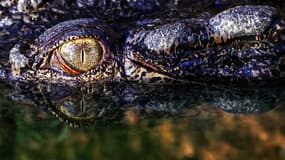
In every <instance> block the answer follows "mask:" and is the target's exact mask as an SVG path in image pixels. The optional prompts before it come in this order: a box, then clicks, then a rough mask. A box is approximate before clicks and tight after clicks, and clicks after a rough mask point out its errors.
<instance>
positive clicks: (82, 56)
mask: <svg viewBox="0 0 285 160" xmlns="http://www.w3.org/2000/svg"><path fill="white" fill-rule="evenodd" d="M81 62H82V64H83V63H84V50H83V49H82V50H81Z"/></svg>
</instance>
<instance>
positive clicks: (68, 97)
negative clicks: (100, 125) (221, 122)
mask: <svg viewBox="0 0 285 160" xmlns="http://www.w3.org/2000/svg"><path fill="white" fill-rule="evenodd" d="M6 2H8V1H7V0H6ZM23 2H27V3H24V4H21V5H20V4H18V5H14V4H11V5H10V4H8V6H7V5H5V6H4V4H3V3H4V2H1V6H3V7H1V11H2V12H1V13H0V15H1V17H4V18H6V19H8V20H11V22H13V23H12V24H10V23H9V21H5V22H4V21H1V20H0V21H1V22H0V34H1V36H0V53H1V54H0V58H1V59H0V66H1V70H0V77H1V79H5V80H7V79H8V80H13V81H12V83H11V85H12V86H13V91H12V93H11V96H12V99H14V100H20V101H22V100H24V101H25V102H26V101H29V102H32V103H33V104H35V105H36V106H38V107H42V108H43V109H44V110H48V111H49V112H51V113H52V114H54V115H56V116H57V117H59V119H61V120H63V121H64V122H65V123H68V124H70V125H71V126H73V127H77V126H85V125H89V124H90V123H92V122H94V120H97V119H116V120H117V119H121V118H122V115H123V114H124V111H126V110H128V109H130V108H131V109H134V110H138V112H140V113H144V112H145V111H150V110H151V111H152V112H151V113H153V115H154V116H159V115H176V114H180V113H182V114H183V111H185V110H187V109H189V108H191V107H193V106H197V105H200V104H205V103H206V104H210V105H214V106H216V107H219V108H222V109H224V110H225V111H228V112H233V113H260V112H266V111H269V110H271V109H272V108H274V107H276V106H277V104H280V103H282V102H284V95H285V94H284V91H285V89H284V83H282V82H284V79H283V77H284V70H285V67H284V63H285V61H284V37H283V36H284V30H276V28H275V27H276V25H281V26H282V25H283V21H282V18H280V17H279V14H278V12H277V11H276V13H274V14H273V16H272V17H270V21H271V20H272V23H270V25H268V26H267V28H266V31H264V33H262V35H260V36H261V39H262V41H256V40H255V36H254V35H250V36H242V37H237V38H234V39H232V40H230V41H227V43H226V44H217V42H216V41H212V39H210V38H209V37H208V36H211V35H212V34H211V33H212V32H207V34H206V36H205V37H208V38H204V39H203V38H201V37H200V38H197V37H196V38H193V40H192V41H191V40H190V41H189V40H188V39H187V40H185V39H184V38H181V39H179V37H178V42H179V43H178V47H176V48H175V49H174V47H170V49H169V50H162V52H160V53H159V52H153V50H149V49H150V48H148V47H149V46H151V44H152V43H151V42H155V40H161V39H163V38H165V37H162V36H161V35H159V34H158V33H163V34H164V35H165V36H166V37H167V38H166V39H169V40H170V39H171V38H173V37H175V36H177V35H179V34H180V33H181V35H184V36H185V35H191V36H192V37H194V36H193V34H195V33H199V35H201V33H206V32H205V30H203V29H207V28H209V25H205V23H206V24H207V23H208V22H209V19H210V18H211V17H213V16H215V15H216V14H218V13H219V12H221V11H223V10H226V9H228V8H231V7H235V6H236V5H244V4H243V3H241V2H240V1H226V2H227V3H224V4H216V3H214V2H215V1H211V0H204V1H199V2H197V1H188V3H187V1H179V4H178V5H175V4H174V2H168V3H165V2H163V1H159V2H160V5H157V4H148V1H139V0H137V3H139V2H144V3H145V4H144V5H143V6H142V7H139V6H137V5H135V4H136V3H134V4H133V5H130V4H129V5H125V4H128V3H127V2H125V1H122V4H124V5H122V4H121V3H119V1H115V2H114V3H113V2H111V1H108V3H107V4H103V3H94V5H93V4H90V5H89V6H88V3H86V4H85V5H80V4H79V1H75V2H73V3H66V2H65V1H63V2H64V3H60V2H59V1H54V2H51V1H50V2H48V1H40V3H38V4H31V3H28V2H30V1H28V0H27V1H23ZM96 2H97V1H96ZM116 2H117V3H116ZM270 3H271V2H264V3H261V2H256V1H252V2H250V4H264V5H271V4H270ZM189 4H191V5H189ZM13 5H14V8H13ZM201 6H203V7H201ZM279 6H280V7H281V8H282V5H279ZM275 7H276V6H275ZM94 8H95V9H94ZM265 8H268V7H265ZM269 8H270V7H269ZM262 9H264V8H262ZM94 10H96V11H97V12H94ZM269 10H271V9H269ZM273 10H274V9H273ZM202 11H203V12H205V11H208V12H209V13H201V12H202ZM240 11H242V10H240ZM229 15H231V14H229ZM154 16H155V17H157V19H153V17H154ZM94 17H96V19H94ZM230 17H231V16H230ZM81 18H88V19H81ZM271 18H272V19H271ZM75 19H81V20H75ZM67 20H72V21H67ZM73 20H75V21H73ZM61 22H63V23H61ZM57 24H58V25H57ZM56 25H57V26H56ZM78 26H79V27H78ZM80 26H81V27H80ZM82 26H85V27H82ZM86 26H87V27H86ZM48 28H51V29H50V30H48ZM84 28H85V29H84ZM86 28H88V29H86ZM181 28H182V29H181ZM56 30H59V31H56ZM65 30H74V32H66V35H64V33H63V31H65ZM80 31H82V32H80ZM176 31H177V32H176ZM190 31H194V32H190ZM200 31H201V32H200ZM82 33H83V34H82ZM85 33H92V35H93V36H96V37H100V40H102V41H104V44H105V45H106V46H107V48H109V51H110V54H109V56H107V57H105V58H106V61H104V63H102V65H100V66H98V67H96V68H94V69H93V70H92V71H90V72H87V73H83V74H82V75H79V76H73V75H69V74H66V73H64V72H62V71H61V70H56V69H54V68H50V67H48V65H47V66H46V67H45V68H41V66H42V64H43V63H46V61H44V60H45V59H48V58H47V57H49V56H50V54H51V53H49V52H48V50H49V48H50V47H52V46H54V45H56V44H57V43H58V41H59V40H64V39H65V38H68V36H74V35H76V36H79V37H80V36H84V34H85ZM172 33H177V35H173V34H172ZM182 33H183V34H182ZM184 33H185V34H184ZM272 33H277V34H272ZM52 34H54V35H58V36H55V37H56V38H52V37H53V36H52ZM143 35H144V36H145V37H148V36H149V37H153V38H154V40H153V41H147V40H148V39H147V38H145V37H144V38H143V41H144V42H146V41H147V43H146V44H142V42H143V41H142V40H140V37H143ZM265 35H266V36H265ZM273 35H274V36H273ZM65 36H66V37H65ZM191 36H190V37H191ZM270 36H271V39H270V38H265V37H270ZM282 38H283V39H282ZM236 41H239V42H238V43H236ZM197 42H199V45H198V47H194V46H195V43H197ZM209 42H211V43H210V47H207V45H209ZM189 44H191V45H190V47H189V46H188V45H189ZM167 45H171V44H167ZM153 46H156V47H161V46H160V45H153ZM250 48H251V49H252V50H251V49H250ZM224 50H226V51H228V50H229V51H228V52H226V53H227V54H226V55H225V56H223V55H221V54H220V53H221V52H222V51H224ZM238 50H241V51H242V52H234V51H238ZM260 51H264V52H262V53H263V54H258V53H261V52H260ZM158 53H159V54H158ZM205 53H210V54H208V55H206V56H205ZM229 53H231V54H229ZM240 53H243V54H240ZM9 54H10V62H9ZM11 55H14V56H11ZM23 56H24V57H26V59H25V58H24V59H23ZM11 57H12V58H11ZM193 61H197V62H203V63H200V64H198V65H197V66H191V64H193V63H190V62H193ZM204 62H205V63H204ZM245 62H246V63H245ZM246 65H249V66H252V68H249V69H247V70H246V71H249V72H250V73H252V72H251V71H253V70H259V69H267V70H266V71H267V72H259V73H260V74H257V75H256V74H255V75H254V76H253V74H243V72H241V73H240V72H231V73H229V70H227V67H229V68H233V70H234V71H237V70H238V69H240V68H243V67H245V66H246ZM261 66H262V67H261ZM220 69H221V70H223V72H218V71H219V70H220ZM134 70H138V71H139V72H136V73H131V71H134ZM102 75H104V76H102ZM201 80H202V81H201ZM244 80H245V81H247V83H246V84H244V83H243V82H244ZM273 80H274V81H273ZM129 81H131V82H130V83H129ZM133 81H136V82H142V83H147V84H139V83H133ZM215 81H218V82H219V83H216V82H215ZM221 81H224V82H229V83H233V82H235V83H233V84H232V85H229V86H228V85H223V84H222V83H221ZM264 81H265V82H264ZM268 81H269V82H268ZM82 82H88V83H84V84H82ZM117 82H119V83H117ZM184 82H186V83H190V86H188V85H181V84H180V85H175V86H172V85H170V86H152V85H149V83H163V84H165V83H171V84H173V83H175V84H177V83H184ZM197 82H199V84H197ZM204 82H205V83H204ZM240 82H241V83H240ZM106 83H107V84H106ZM253 84H254V85H253ZM68 112H69V114H66V113H68ZM143 115H146V116H148V114H143ZM150 115H151V114H150ZM151 116H152V115H151Z"/></svg>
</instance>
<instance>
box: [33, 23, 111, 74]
mask: <svg viewBox="0 0 285 160" xmlns="http://www.w3.org/2000/svg"><path fill="white" fill-rule="evenodd" d="M111 33H112V29H110V28H109V27H108V26H106V25H104V24H103V22H101V21H98V20H97V19H93V18H91V19H89V18H87V19H78V20H71V21H65V22H62V23H60V24H58V25H55V26H54V27H52V28H50V29H48V30H46V31H45V32H44V33H43V34H42V35H40V37H39V38H38V43H39V44H38V46H39V54H38V55H36V57H35V61H34V66H36V69H51V70H55V71H57V72H60V73H67V74H71V75H79V74H81V73H85V72H88V71H90V70H93V69H96V68H97V67H99V66H100V65H102V64H103V63H104V62H105V60H106V59H108V57H109V54H110V51H109V44H110V39H111V38H110V37H108V35H109V34H111ZM37 66H38V67H37Z"/></svg>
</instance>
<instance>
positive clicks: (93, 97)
mask: <svg viewBox="0 0 285 160" xmlns="http://www.w3.org/2000/svg"><path fill="white" fill-rule="evenodd" d="M0 84H1V85H0V88H1V91H2V92H1V93H0V96H1V101H0V107H1V108H0V111H1V112H0V126H1V127H0V148H1V150H0V151H1V159H23V160H26V159H49V160H50V159H206V160H209V159H210V160H211V159H219V160H222V159H225V160H227V159H249V158H251V159H285V105H284V102H285V101H284V98H285V96H284V95H285V87H284V84H282V82H280V83H277V82H276V83H272V84H270V85H269V86H268V85H263V84H260V85H256V84H255V85H253V86H252V87H240V86H239V87H236V86H234V85H226V86H222V85H220V86H215V85H209V84H208V85H196V84H195V85H190V86H175V87H171V86H164V87H161V86H144V85H133V84H100V85H98V84H86V85H83V86H68V85H56V84H45V83H43V84H33V85H32V84H25V83H18V82H17V83H16V82H12V83H11V82H10V83H8V82H1V83H0Z"/></svg>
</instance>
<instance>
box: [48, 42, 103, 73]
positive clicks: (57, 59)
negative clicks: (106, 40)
mask: <svg viewBox="0 0 285 160" xmlns="http://www.w3.org/2000/svg"><path fill="white" fill-rule="evenodd" d="M103 54H104V49H103V47H102V46H101V45H100V43H99V42H98V40H96V39H94V38H79V39H75V40H70V41H67V42H65V43H63V44H62V45H61V46H60V47H59V48H57V49H55V51H54V53H53V55H52V57H51V60H50V65H51V67H53V68H57V69H61V70H63V71H65V72H67V73H70V74H80V73H84V72H87V71H89V70H90V69H92V68H94V67H96V66H97V65H99V64H100V62H101V61H102V59H103Z"/></svg>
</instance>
